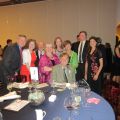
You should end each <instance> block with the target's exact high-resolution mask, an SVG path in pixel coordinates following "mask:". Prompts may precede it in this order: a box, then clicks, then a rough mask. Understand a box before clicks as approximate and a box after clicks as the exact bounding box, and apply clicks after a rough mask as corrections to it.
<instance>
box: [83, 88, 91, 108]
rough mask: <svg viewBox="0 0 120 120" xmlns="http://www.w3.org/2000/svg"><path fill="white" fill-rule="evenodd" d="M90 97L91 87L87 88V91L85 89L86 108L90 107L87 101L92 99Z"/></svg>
mask: <svg viewBox="0 0 120 120" xmlns="http://www.w3.org/2000/svg"><path fill="white" fill-rule="evenodd" d="M90 95H91V89H90V86H85V89H84V107H89V105H88V102H87V100H88V98H89V97H90Z"/></svg>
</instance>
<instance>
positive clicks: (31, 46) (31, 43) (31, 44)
mask: <svg viewBox="0 0 120 120" xmlns="http://www.w3.org/2000/svg"><path fill="white" fill-rule="evenodd" d="M29 49H30V50H34V49H35V42H33V41H31V42H30V43H29Z"/></svg>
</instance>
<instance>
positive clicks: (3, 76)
mask: <svg viewBox="0 0 120 120" xmlns="http://www.w3.org/2000/svg"><path fill="white" fill-rule="evenodd" d="M20 66H21V54H20V49H19V46H18V45H17V43H15V44H13V45H11V46H9V47H7V48H6V50H5V52H4V55H3V59H2V61H1V62H0V81H2V82H4V83H7V76H9V75H14V73H15V72H17V71H19V69H20Z"/></svg>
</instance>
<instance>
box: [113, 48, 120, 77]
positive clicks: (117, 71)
mask: <svg viewBox="0 0 120 120" xmlns="http://www.w3.org/2000/svg"><path fill="white" fill-rule="evenodd" d="M119 52H120V48H119ZM113 68H114V69H113V70H114V71H113V75H115V76H120V58H119V57H118V56H117V55H116V53H115V56H114V65H113Z"/></svg>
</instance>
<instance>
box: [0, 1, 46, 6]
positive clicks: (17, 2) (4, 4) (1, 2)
mask: <svg viewBox="0 0 120 120" xmlns="http://www.w3.org/2000/svg"><path fill="white" fill-rule="evenodd" d="M37 1H44V0H0V6H7V5H14V4H22V3H28V2H37Z"/></svg>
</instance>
